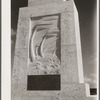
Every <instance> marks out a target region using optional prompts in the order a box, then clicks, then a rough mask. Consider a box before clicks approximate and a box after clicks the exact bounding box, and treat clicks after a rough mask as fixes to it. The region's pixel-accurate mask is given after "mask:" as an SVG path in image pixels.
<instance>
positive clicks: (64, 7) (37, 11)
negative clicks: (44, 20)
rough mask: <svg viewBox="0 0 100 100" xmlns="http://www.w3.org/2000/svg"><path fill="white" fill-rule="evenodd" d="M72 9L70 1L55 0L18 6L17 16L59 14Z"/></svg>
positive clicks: (29, 16)
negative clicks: (22, 6)
mask: <svg viewBox="0 0 100 100" xmlns="http://www.w3.org/2000/svg"><path fill="white" fill-rule="evenodd" d="M45 9H46V10H45ZM73 11H74V9H73V3H72V1H68V2H60V3H59V2H57V3H50V4H46V5H39V6H34V7H24V8H20V11H19V18H31V17H37V16H45V15H52V14H59V13H64V12H73Z"/></svg>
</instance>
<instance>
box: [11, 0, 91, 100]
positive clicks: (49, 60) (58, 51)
mask: <svg viewBox="0 0 100 100" xmlns="http://www.w3.org/2000/svg"><path fill="white" fill-rule="evenodd" d="M47 1H48V0H47ZM55 1H56V0H55ZM30 2H32V3H33V2H34V0H33V1H32V0H29V7H25V8H20V11H19V20H18V30H17V38H16V39H17V40H16V47H15V57H14V67H13V75H12V100H29V99H30V100H65V99H66V100H67V99H68V100H74V97H75V100H80V98H81V100H86V99H87V98H86V96H87V95H89V92H88V93H87V92H86V84H84V78H83V65H82V55H81V43H80V33H79V25H78V23H79V22H78V13H77V10H76V7H75V5H74V2H73V1H72V0H68V1H66V2H64V1H60V0H59V2H51V3H48V2H46V4H45V3H44V4H43V5H42V4H41V5H40V4H39V5H37V6H34V4H35V2H34V4H32V5H31V3H30ZM36 2H37V1H36ZM43 2H44V1H43ZM29 75H58V76H60V78H61V79H60V87H61V89H60V90H53V91H50V90H47V91H44V90H40V91H38V90H37V91H36V90H35V91H29V90H28V89H27V86H28V76H29ZM43 83H44V82H43ZM35 84H36V83H35ZM40 84H41V83H40ZM52 84H53V82H52V83H51V85H52ZM33 85H34V84H33ZM87 89H89V88H87Z"/></svg>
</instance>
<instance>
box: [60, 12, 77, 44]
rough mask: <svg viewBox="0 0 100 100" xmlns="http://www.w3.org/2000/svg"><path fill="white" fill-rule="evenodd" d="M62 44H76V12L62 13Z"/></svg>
mask: <svg viewBox="0 0 100 100" xmlns="http://www.w3.org/2000/svg"><path fill="white" fill-rule="evenodd" d="M60 20H61V45H73V44H76V38H75V25H74V12H66V13H61V19H60Z"/></svg>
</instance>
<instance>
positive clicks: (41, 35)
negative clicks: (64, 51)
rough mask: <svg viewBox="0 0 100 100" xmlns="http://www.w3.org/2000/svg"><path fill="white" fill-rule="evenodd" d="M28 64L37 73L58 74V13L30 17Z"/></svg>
mask: <svg viewBox="0 0 100 100" xmlns="http://www.w3.org/2000/svg"><path fill="white" fill-rule="evenodd" d="M29 38H30V39H29V64H30V65H31V66H33V67H35V68H36V69H38V72H39V74H59V68H60V14H55V15H48V16H42V17H41V16H40V17H36V18H31V32H30V37H29Z"/></svg>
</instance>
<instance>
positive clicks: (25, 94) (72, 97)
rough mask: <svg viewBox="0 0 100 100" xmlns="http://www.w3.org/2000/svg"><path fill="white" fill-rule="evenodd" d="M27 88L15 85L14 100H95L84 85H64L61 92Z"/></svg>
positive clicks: (13, 88) (23, 85)
mask: <svg viewBox="0 0 100 100" xmlns="http://www.w3.org/2000/svg"><path fill="white" fill-rule="evenodd" d="M25 87H27V86H26V84H22V83H20V84H13V86H12V90H13V91H12V100H95V98H93V97H90V94H89V88H88V84H84V83H73V84H72V83H62V85H61V90H56V91H55V90H54V91H50V90H46V91H44V90H40V91H36V90H35V91H33V90H32V91H29V90H27V89H26V88H25Z"/></svg>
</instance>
